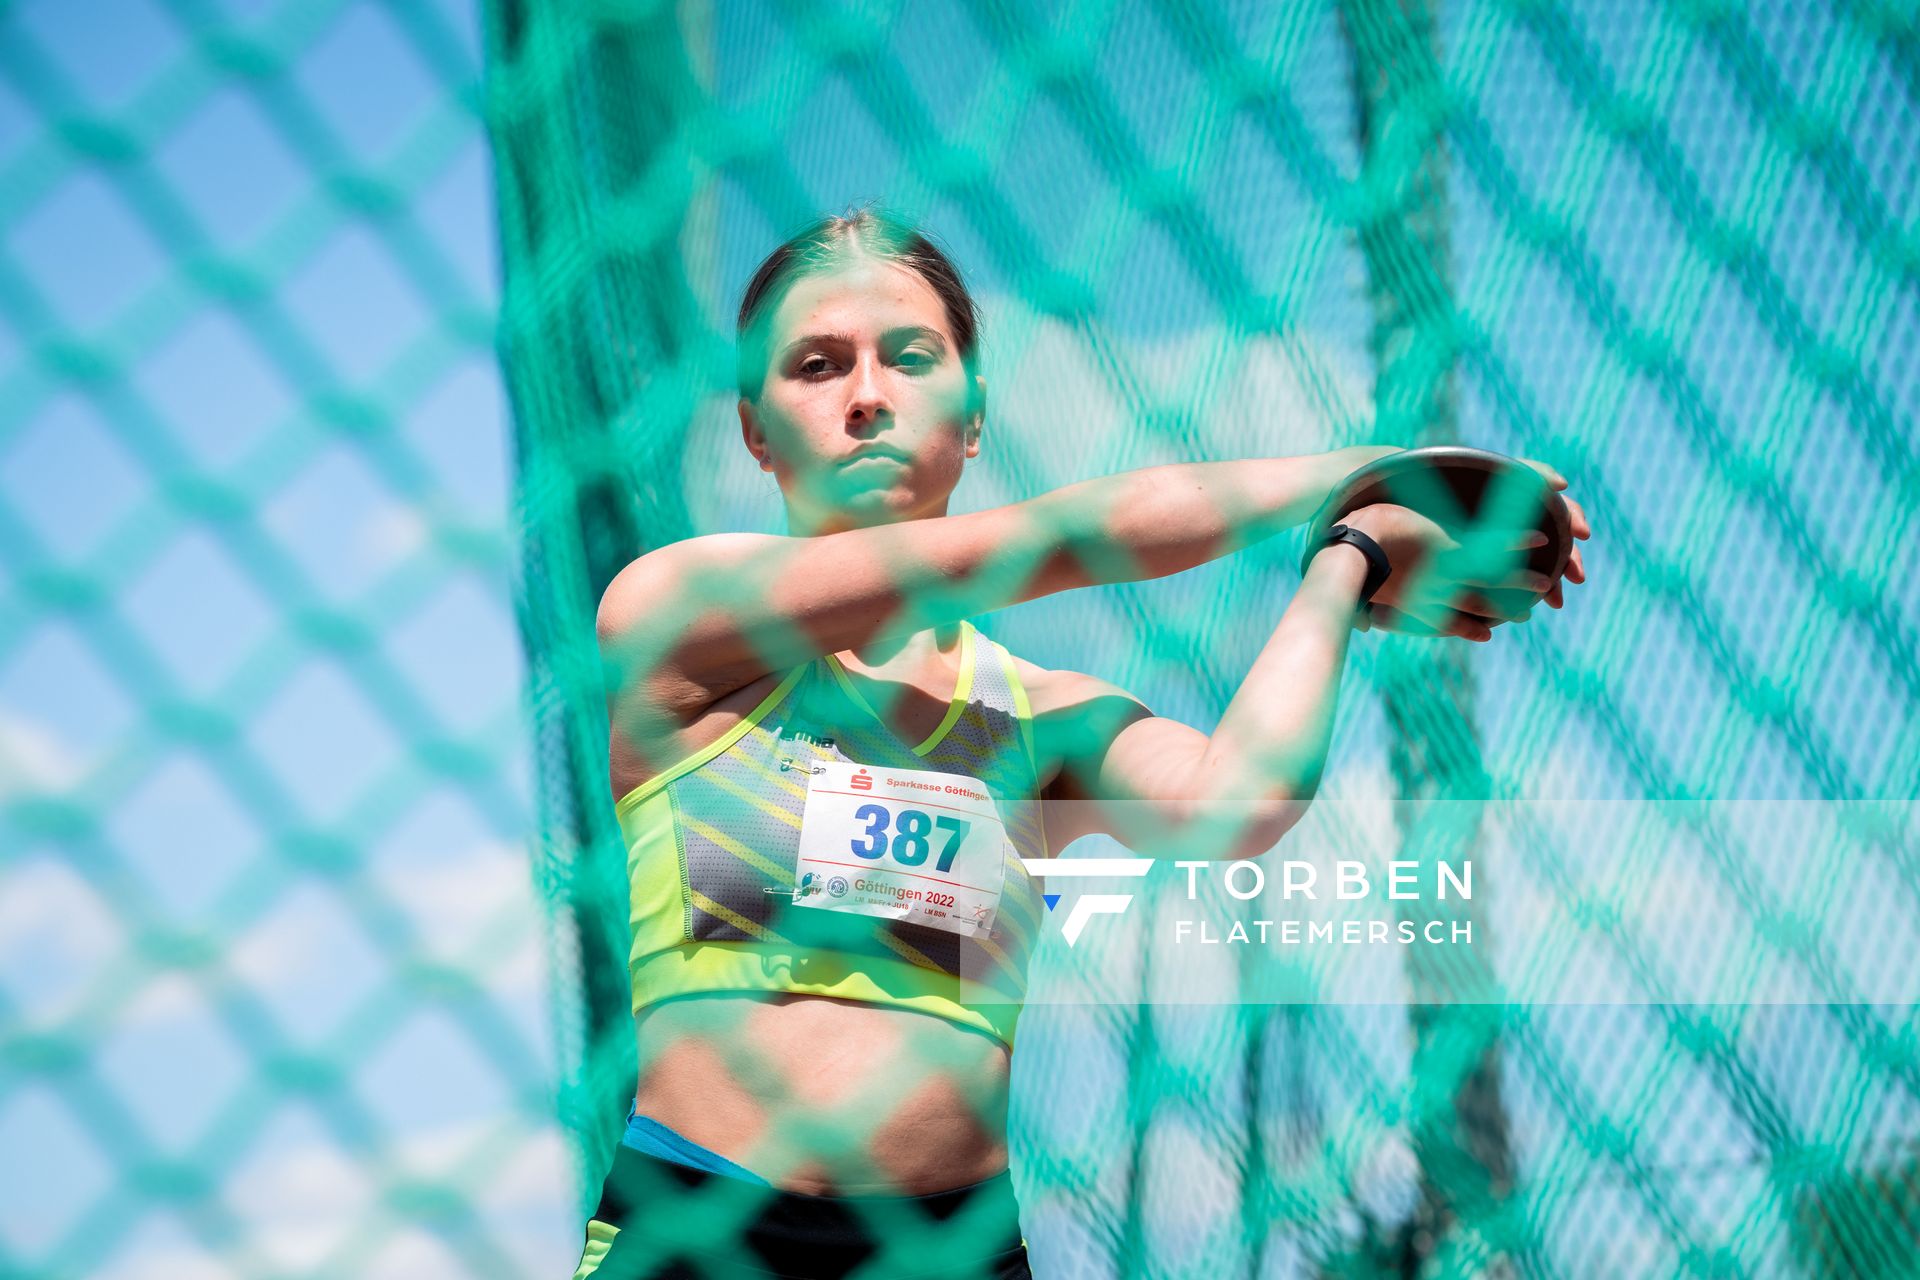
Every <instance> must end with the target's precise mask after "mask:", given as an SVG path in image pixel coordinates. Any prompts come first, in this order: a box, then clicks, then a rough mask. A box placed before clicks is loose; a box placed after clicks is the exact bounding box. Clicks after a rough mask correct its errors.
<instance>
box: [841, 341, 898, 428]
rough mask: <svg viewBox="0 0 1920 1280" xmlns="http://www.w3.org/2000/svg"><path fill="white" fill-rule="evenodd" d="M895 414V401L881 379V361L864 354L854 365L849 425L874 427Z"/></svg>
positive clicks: (849, 404)
mask: <svg viewBox="0 0 1920 1280" xmlns="http://www.w3.org/2000/svg"><path fill="white" fill-rule="evenodd" d="M891 416H893V401H892V400H891V399H889V398H888V396H887V389H886V387H885V386H884V385H883V384H882V382H881V379H880V369H879V362H878V361H877V360H875V359H874V358H872V357H871V356H862V357H860V359H859V361H858V362H857V363H856V364H855V365H854V371H853V385H852V387H851V389H850V392H849V395H848V398H847V425H848V426H849V427H872V426H874V425H875V424H876V423H878V422H880V421H881V420H882V419H884V418H888V417H891Z"/></svg>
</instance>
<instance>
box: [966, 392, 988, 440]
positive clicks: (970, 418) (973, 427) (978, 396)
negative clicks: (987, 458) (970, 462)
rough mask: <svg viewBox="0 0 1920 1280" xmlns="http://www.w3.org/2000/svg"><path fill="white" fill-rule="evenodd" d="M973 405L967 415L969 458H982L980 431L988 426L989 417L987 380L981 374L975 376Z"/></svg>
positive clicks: (970, 399)
mask: <svg viewBox="0 0 1920 1280" xmlns="http://www.w3.org/2000/svg"><path fill="white" fill-rule="evenodd" d="M968 399H969V401H971V403H970V404H969V406H968V414H967V456H968V457H969V458H977V457H979V456H980V431H981V429H982V428H983V427H984V426H985V425H986V416H987V380H986V378H985V377H984V376H982V375H980V374H977V373H976V374H974V375H973V394H972V395H971V396H969V397H968Z"/></svg>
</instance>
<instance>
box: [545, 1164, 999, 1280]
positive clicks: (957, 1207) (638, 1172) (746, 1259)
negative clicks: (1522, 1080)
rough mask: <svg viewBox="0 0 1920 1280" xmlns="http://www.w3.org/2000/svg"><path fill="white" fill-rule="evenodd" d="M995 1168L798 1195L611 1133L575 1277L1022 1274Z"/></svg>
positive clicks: (853, 1278)
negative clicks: (904, 1184) (900, 1192)
mask: <svg viewBox="0 0 1920 1280" xmlns="http://www.w3.org/2000/svg"><path fill="white" fill-rule="evenodd" d="M1032 1276H1033V1272H1032V1271H1031V1270H1030V1269H1029V1268H1028V1266H1027V1250H1026V1245H1025V1243H1024V1242H1023V1241H1022V1240H1021V1238H1020V1219H1019V1208H1018V1205H1017V1204H1016V1202H1015V1200H1014V1197H1013V1179H1012V1178H1011V1177H1010V1176H1009V1175H1008V1174H1007V1173H1006V1172H1004V1171H1002V1172H1001V1173H999V1174H996V1175H995V1176H993V1177H991V1178H988V1179H987V1180H986V1181H984V1182H976V1183H973V1184H972V1185H971V1186H965V1187H955V1188H953V1189H952V1190H951V1191H939V1192H935V1193H934V1194H933V1195H930V1196H807V1195H800V1194H797V1193H795V1192H791V1191H781V1190H778V1189H775V1188H771V1187H765V1186H761V1185H758V1184H756V1183H752V1182H747V1181H744V1180H742V1179H740V1178H733V1177H728V1176H727V1175H726V1174H721V1173H709V1172H707V1171H706V1170H704V1169H694V1168H690V1167H689V1166H687V1165H683V1164H679V1163H676V1162H674V1161H672V1160H662V1159H660V1158H659V1157H658V1156H653V1155H649V1154H647V1153H646V1152H644V1151H637V1150H635V1149H634V1148H632V1147H629V1146H627V1145H626V1144H624V1143H622V1144H621V1145H620V1146H618V1147H617V1148H615V1155H614V1159H613V1168H612V1169H611V1170H610V1171H609V1172H608V1174H607V1181H606V1185H605V1188H604V1189H603V1191H602V1193H601V1197H600V1207H599V1208H597V1209H595V1210H594V1213H593V1221H591V1222H590V1223H588V1224H587V1242H586V1249H585V1251H584V1252H583V1254H582V1257H581V1259H580V1267H579V1269H578V1270H576V1271H575V1272H574V1277H575V1280H585V1278H586V1277H592V1280H767V1278H768V1277H783V1278H784V1277H791V1278H792V1280H893V1278H894V1277H900V1278H901V1280H908V1278H910V1277H918V1278H923V1280H936V1278H937V1280H1031V1278H1032Z"/></svg>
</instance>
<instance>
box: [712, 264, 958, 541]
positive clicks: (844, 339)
mask: <svg viewBox="0 0 1920 1280" xmlns="http://www.w3.org/2000/svg"><path fill="white" fill-rule="evenodd" d="M768 335H769V336H768V346H767V374H766V380H765V382H764V384H763V386H762V389H761V392H760V397H759V399H758V401H752V400H747V399H744V398H743V399H742V400H741V401H740V426H741V433H742V435H743V437H744V438H745V440H746V442H747V448H748V449H750V450H752V452H753V456H754V458H755V459H756V460H757V461H758V462H759V463H760V466H761V469H762V470H765V471H771V472H772V473H773V474H774V476H775V478H776V479H777V480H778V481H779V483H780V491H781V493H782V494H783V495H784V496H785V498H786V502H787V508H788V511H789V513H790V515H791V517H792V518H793V522H794V524H795V525H796V527H804V528H805V529H807V530H809V531H823V532H824V531H831V530H833V529H840V528H853V527H859V526H864V525H874V524H886V523H891V522H893V521H897V520H910V519H916V518H919V517H921V516H928V515H940V514H943V513H944V512H945V511H946V505H947V498H948V497H949V495H951V494H952V492H953V488H954V486H955V485H956V484H958V483H959V481H960V472H961V469H962V467H963V466H964V465H965V462H966V459H968V458H972V457H976V456H978V454H979V452H980V425H981V423H980V414H979V413H978V412H977V410H978V408H979V406H980V404H983V403H984V399H985V394H986V383H985V380H984V379H979V378H975V379H973V381H974V382H975V384H976V385H977V388H978V399H977V400H976V403H975V405H974V406H973V407H974V409H975V410H976V411H975V412H973V413H971V414H970V413H969V412H968V407H969V406H968V403H967V400H968V396H967V389H968V375H967V372H966V369H965V367H964V366H963V365H962V363H961V360H960V352H959V350H958V348H957V347H956V346H955V345H954V338H953V331H952V329H951V328H950V327H949V325H948V323H947V313H946V308H945V307H943V306H942V305H941V303H940V297H939V295H938V294H936V293H935V292H934V291H933V289H932V287H931V286H930V285H928V284H927V282H926V281H925V280H923V279H922V278H921V277H920V275H919V273H918V272H915V271H912V270H910V269H908V268H905V267H899V266H895V265H893V264H892V263H885V262H873V261H869V260H865V259H859V260H855V261H853V262H850V263H848V264H846V265H845V266H843V267H841V268H839V269H837V270H835V271H834V272H832V273H822V274H818V275H811V276H807V277H805V278H803V279H802V280H800V281H799V282H798V283H796V284H795V285H794V286H793V287H792V288H791V289H789V290H788V291H787V295H786V297H785V298H784V299H782V300H781V302H780V305H779V307H778V308H777V309H776V310H775V312H774V314H773V318H772V322H771V324H770V326H769V330H768Z"/></svg>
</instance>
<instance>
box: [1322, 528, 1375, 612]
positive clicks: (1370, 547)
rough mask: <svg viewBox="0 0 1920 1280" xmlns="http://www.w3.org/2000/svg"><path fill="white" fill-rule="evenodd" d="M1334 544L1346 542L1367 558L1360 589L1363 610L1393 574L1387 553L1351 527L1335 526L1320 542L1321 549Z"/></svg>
mask: <svg viewBox="0 0 1920 1280" xmlns="http://www.w3.org/2000/svg"><path fill="white" fill-rule="evenodd" d="M1336 542H1348V543H1352V544H1353V545H1354V546H1356V547H1358V548H1360V554H1361V555H1364V556H1365V557H1366V558H1367V580H1366V582H1365V583H1363V584H1362V585H1361V587H1360V605H1361V607H1362V608H1363V609H1364V608H1365V607H1366V605H1367V602H1368V601H1370V600H1372V599H1373V593H1374V592H1376V591H1378V590H1379V589H1380V588H1381V587H1382V586H1383V585H1384V584H1385V583H1386V581H1387V578H1388V577H1389V576H1390V575H1391V574H1392V573H1393V565H1392V564H1391V563H1390V562H1389V561H1388V560H1387V553H1386V552H1384V551H1382V550H1381V549H1380V544H1379V543H1377V542H1375V541H1374V540H1373V539H1372V538H1369V537H1368V536H1367V535H1366V534H1364V533H1362V532H1360V531H1359V530H1358V529H1356V528H1354V527H1353V526H1351V525H1344V524H1337V525H1334V526H1333V527H1332V528H1331V529H1328V530H1327V536H1326V537H1325V538H1322V539H1321V540H1320V545H1321V546H1322V547H1330V546H1332V545H1333V544H1334V543H1336Z"/></svg>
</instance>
